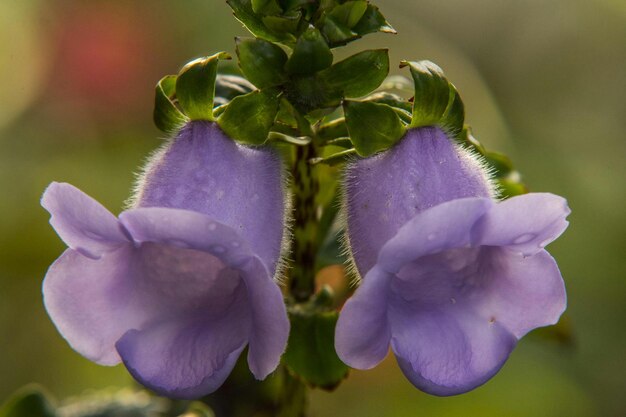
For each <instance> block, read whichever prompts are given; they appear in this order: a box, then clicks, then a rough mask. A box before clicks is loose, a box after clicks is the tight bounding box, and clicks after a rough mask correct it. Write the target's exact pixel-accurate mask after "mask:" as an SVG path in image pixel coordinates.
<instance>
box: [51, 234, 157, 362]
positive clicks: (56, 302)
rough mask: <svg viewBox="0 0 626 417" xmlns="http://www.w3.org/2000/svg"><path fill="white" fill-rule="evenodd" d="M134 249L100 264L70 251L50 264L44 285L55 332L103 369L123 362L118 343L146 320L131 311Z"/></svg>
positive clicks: (124, 249)
mask: <svg viewBox="0 0 626 417" xmlns="http://www.w3.org/2000/svg"><path fill="white" fill-rule="evenodd" d="M132 254H133V249H132V248H131V247H130V246H125V247H122V248H119V249H118V250H116V251H113V252H110V253H108V254H107V255H105V256H103V257H102V258H100V259H98V260H94V259H91V258H88V257H86V256H84V255H82V254H80V253H79V252H77V251H75V250H73V249H67V250H66V251H65V252H64V253H63V255H61V257H59V259H57V260H56V262H54V264H52V266H51V267H50V269H49V270H48V273H47V274H46V279H45V280H44V283H43V295H44V304H45V306H46V310H47V311H48V314H49V315H50V317H51V318H52V321H53V322H54V324H55V325H56V326H57V329H58V330H59V332H60V333H61V335H63V337H64V338H65V339H66V340H67V341H68V343H69V344H70V345H71V346H72V348H74V350H76V351H77V352H78V353H80V354H81V355H83V356H85V357H86V358H88V359H90V360H92V361H94V362H96V363H99V364H101V365H116V364H118V363H120V361H121V359H120V357H119V355H118V353H117V350H116V349H115V343H116V342H117V340H118V339H119V338H120V337H122V335H123V334H124V333H125V332H126V331H127V330H128V329H129V328H132V327H134V326H137V325H139V324H140V323H142V322H143V321H144V320H145V319H146V316H145V314H144V313H143V312H141V311H137V310H134V309H132V307H131V306H130V304H129V300H128V299H127V297H131V296H132V294H133V282H132V281H128V280H127V277H128V275H129V272H130V271H129V268H130V259H131V258H132Z"/></svg>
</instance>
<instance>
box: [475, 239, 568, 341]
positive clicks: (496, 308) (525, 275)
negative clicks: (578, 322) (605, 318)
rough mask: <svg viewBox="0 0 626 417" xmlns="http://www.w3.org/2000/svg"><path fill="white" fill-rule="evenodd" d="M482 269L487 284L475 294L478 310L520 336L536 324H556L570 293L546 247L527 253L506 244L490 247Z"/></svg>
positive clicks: (540, 325) (536, 325)
mask: <svg viewBox="0 0 626 417" xmlns="http://www.w3.org/2000/svg"><path fill="white" fill-rule="evenodd" d="M481 270H482V271H481V273H482V274H485V275H488V276H489V277H488V280H487V282H488V284H487V285H486V286H485V287H484V290H483V292H482V294H481V295H477V296H476V298H475V303H476V304H475V306H474V308H475V309H476V311H479V312H480V315H481V316H483V317H493V319H494V320H497V321H498V322H499V323H501V324H502V325H503V326H504V327H506V328H507V329H508V330H509V331H510V332H511V333H513V334H514V335H515V336H516V337H517V338H518V339H519V338H521V337H522V336H524V335H525V334H526V333H528V332H529V331H530V330H532V329H535V328H537V327H542V326H548V325H551V324H556V323H557V322H558V320H559V317H560V316H561V314H563V312H564V311H565V308H566V305H567V296H566V294H565V285H564V282H563V278H562V277H561V273H560V271H559V268H558V267H557V265H556V262H555V260H554V258H552V256H550V254H549V253H548V252H546V251H545V250H542V251H541V252H539V253H537V254H535V255H533V256H530V257H524V256H522V255H521V254H519V253H515V252H513V251H509V250H506V249H503V248H493V249H491V251H490V254H489V258H488V260H487V262H486V265H483V267H482V268H481Z"/></svg>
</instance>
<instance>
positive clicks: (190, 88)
mask: <svg viewBox="0 0 626 417" xmlns="http://www.w3.org/2000/svg"><path fill="white" fill-rule="evenodd" d="M220 59H230V56H229V55H228V54H226V53H224V52H220V53H218V54H215V55H212V56H209V57H205V58H198V59H196V60H194V61H191V62H189V63H188V64H187V65H185V66H184V67H183V69H181V70H180V72H179V73H178V77H177V78H176V98H177V100H178V104H180V107H181V108H182V109H183V112H184V113H185V114H186V115H187V117H189V118H190V119H191V120H209V121H213V120H214V119H213V98H214V97H215V78H216V77H217V63H218V62H219V60H220Z"/></svg>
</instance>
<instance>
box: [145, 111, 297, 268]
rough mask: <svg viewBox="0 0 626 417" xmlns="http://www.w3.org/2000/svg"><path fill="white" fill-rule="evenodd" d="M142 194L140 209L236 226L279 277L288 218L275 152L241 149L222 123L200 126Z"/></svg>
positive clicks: (156, 168) (150, 177)
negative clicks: (169, 210)
mask: <svg viewBox="0 0 626 417" xmlns="http://www.w3.org/2000/svg"><path fill="white" fill-rule="evenodd" d="M140 188H141V192H140V194H139V196H138V197H137V203H138V206H140V207H169V208H183V209H186V210H190V211H196V212H199V213H203V214H205V215H206V216H208V217H210V218H212V219H214V220H215V221H217V222H220V223H222V224H224V225H227V226H230V227H231V228H232V229H233V230H236V231H237V233H238V234H239V235H240V236H242V237H243V238H244V239H245V240H246V241H247V242H248V244H249V245H250V247H251V248H252V250H253V252H254V253H255V254H256V255H258V256H259V257H260V258H261V259H263V261H264V262H265V264H266V266H267V268H268V270H269V271H270V274H271V275H273V274H274V273H275V269H276V264H277V262H278V259H279V256H280V252H281V248H282V246H281V245H282V239H283V231H284V225H285V217H286V211H285V192H284V190H283V188H284V180H283V167H282V163H281V159H280V157H279V155H278V152H276V151H275V150H273V149H270V147H256V148H250V147H246V146H242V145H239V144H237V143H236V142H235V141H233V140H232V139H230V138H229V137H227V136H226V135H225V134H224V133H223V132H222V131H221V129H220V128H219V126H218V125H217V124H216V123H210V122H205V121H194V122H191V123H189V124H187V125H186V126H185V127H184V128H183V129H182V130H181V131H180V133H179V135H178V136H177V137H175V138H174V139H173V140H172V142H171V143H170V144H169V146H167V147H166V148H165V149H164V150H163V151H162V152H161V153H159V154H157V155H156V156H155V158H154V159H153V160H152V161H151V162H150V163H149V164H148V167H147V169H146V175H145V176H144V183H143V185H142V186H141V187H140Z"/></svg>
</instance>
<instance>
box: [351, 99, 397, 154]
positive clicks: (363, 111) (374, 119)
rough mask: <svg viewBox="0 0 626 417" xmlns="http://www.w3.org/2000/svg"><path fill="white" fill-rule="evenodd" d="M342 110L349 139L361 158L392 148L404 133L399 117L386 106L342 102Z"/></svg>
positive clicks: (361, 102) (363, 102)
mask: <svg viewBox="0 0 626 417" xmlns="http://www.w3.org/2000/svg"><path fill="white" fill-rule="evenodd" d="M343 109H344V113H345V115H346V123H347V124H348V131H349V132H350V139H352V143H353V144H354V148H355V149H356V151H357V153H358V154H359V155H361V156H370V155H373V154H375V153H376V152H380V151H383V150H385V149H388V148H390V147H392V146H393V145H394V144H396V143H397V142H398V141H399V140H400V139H402V137H403V136H404V133H405V131H406V128H405V127H404V124H403V123H402V121H401V120H400V117H398V115H397V114H396V112H395V111H394V110H393V109H392V108H391V107H390V106H388V105H386V104H378V103H372V102H368V101H344V105H343Z"/></svg>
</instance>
